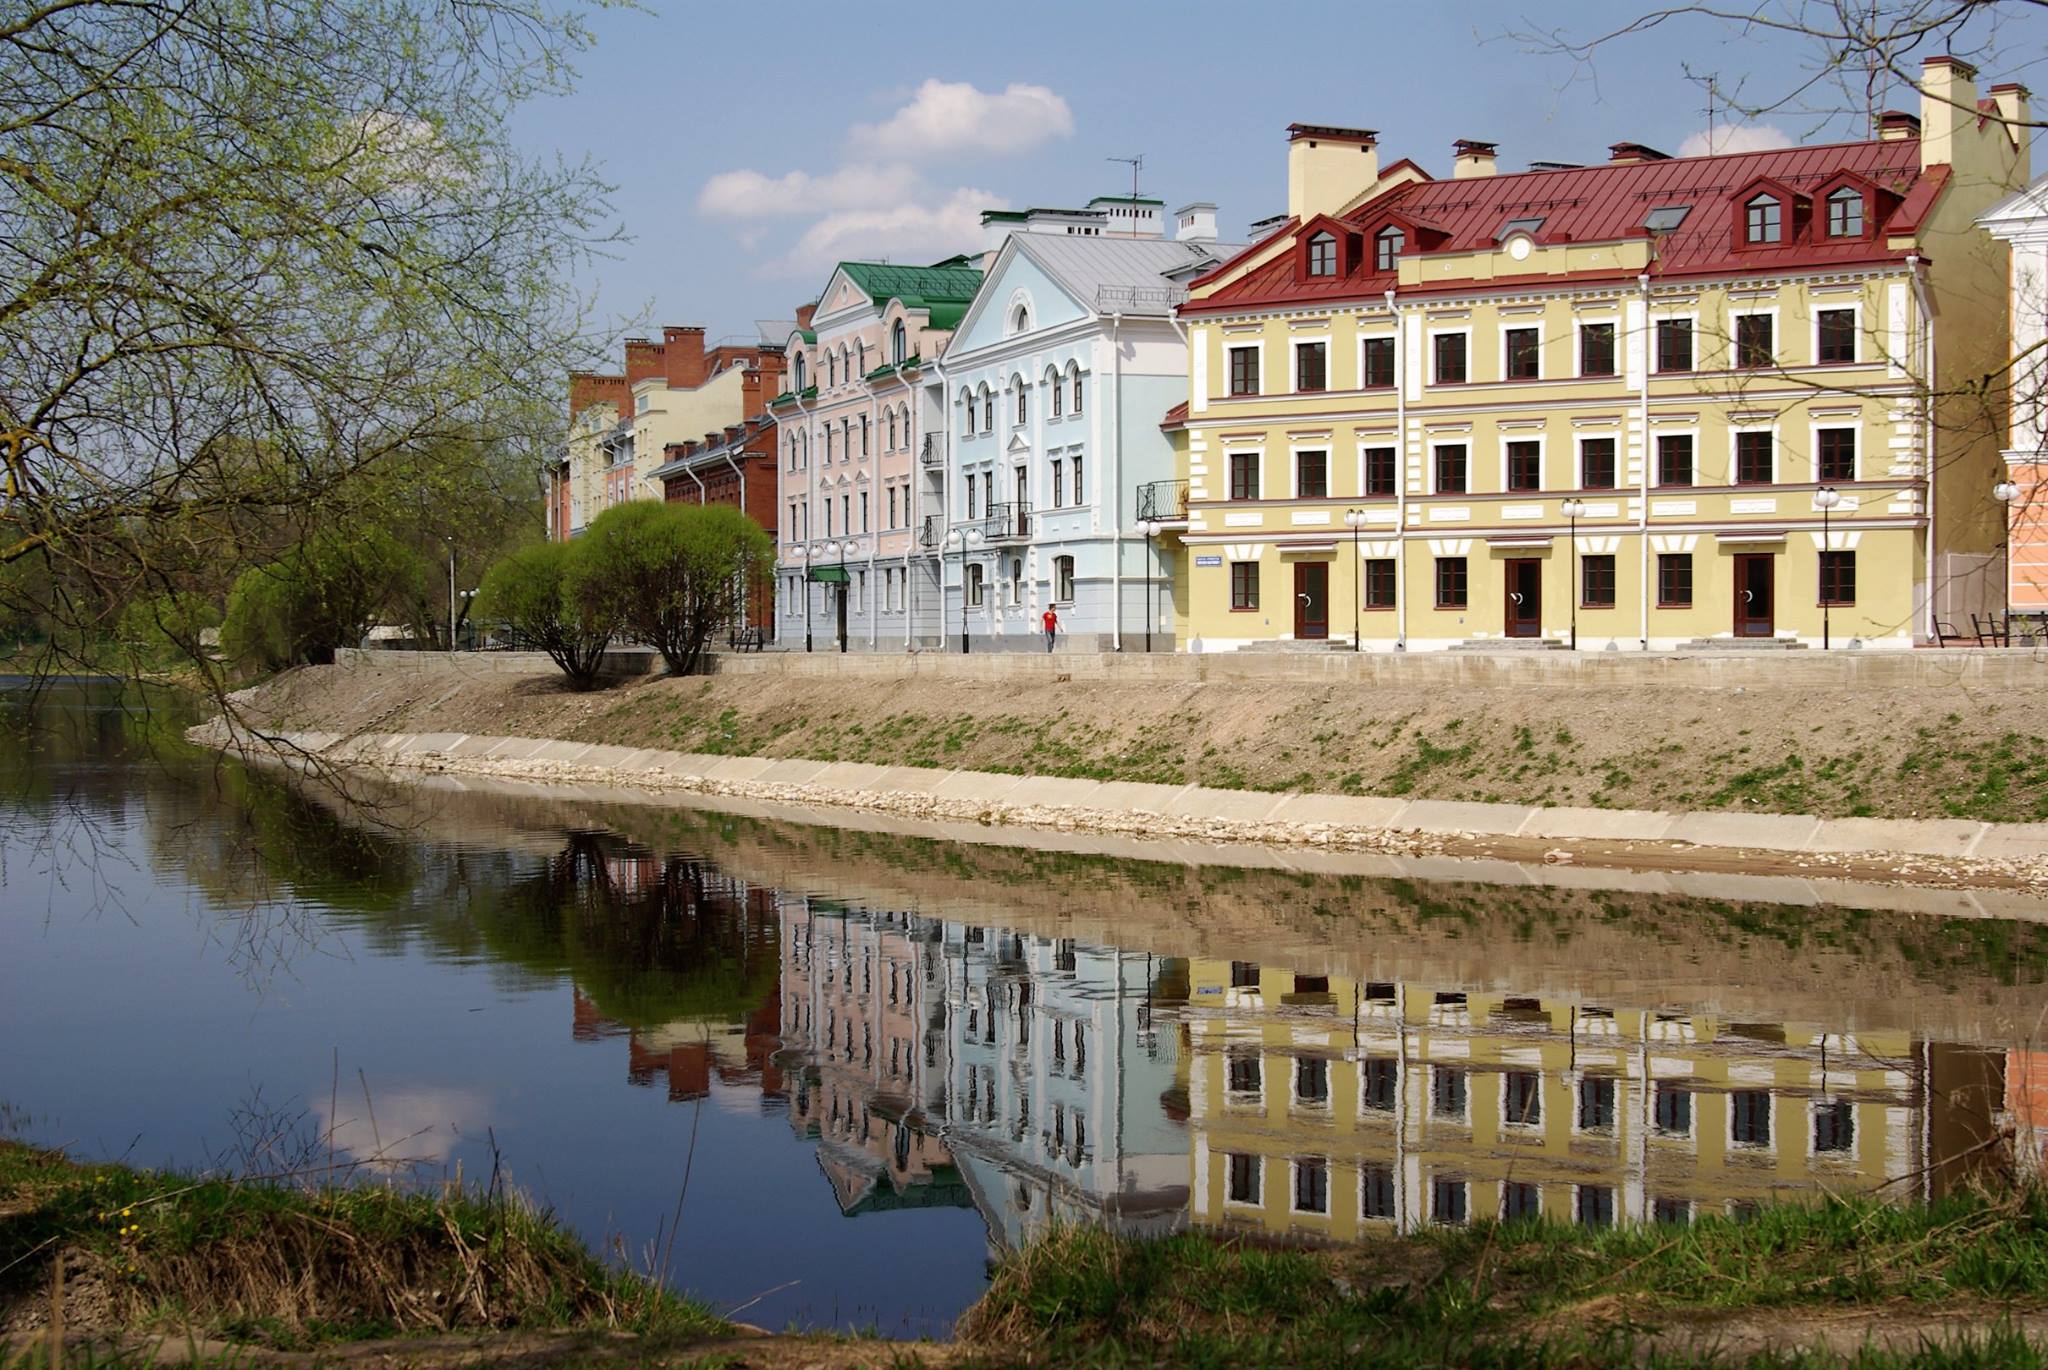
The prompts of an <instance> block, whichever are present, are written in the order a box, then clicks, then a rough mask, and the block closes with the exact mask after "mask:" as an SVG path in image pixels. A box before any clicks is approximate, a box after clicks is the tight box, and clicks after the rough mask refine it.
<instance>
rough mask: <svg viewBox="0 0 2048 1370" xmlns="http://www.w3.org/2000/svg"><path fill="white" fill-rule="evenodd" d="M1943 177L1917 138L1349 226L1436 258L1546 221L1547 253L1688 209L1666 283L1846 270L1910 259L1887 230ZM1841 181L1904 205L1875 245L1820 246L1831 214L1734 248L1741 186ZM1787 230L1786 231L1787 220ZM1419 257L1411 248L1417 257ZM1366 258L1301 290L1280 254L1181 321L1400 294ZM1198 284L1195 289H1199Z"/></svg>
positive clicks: (1395, 210) (1547, 179)
mask: <svg viewBox="0 0 2048 1370" xmlns="http://www.w3.org/2000/svg"><path fill="white" fill-rule="evenodd" d="M1946 170H1947V169H1946V168H1943V167H1935V168H1932V169H1931V170H1930V171H1929V172H1928V173H1927V174H1926V175H1922V173H1921V170H1920V142H1919V140H1918V139H1914V138H1901V139H1896V140H1893V141H1890V142H1881V141H1871V142H1860V143H1833V144H1827V145H1823V146H1819V147H1795V148H1781V149H1778V150H1775V151H1770V152H1739V153H1728V154H1724V155H1721V156H1715V157H1674V158H1670V159H1668V160H1662V161H1651V162H1625V163H1605V164H1602V165H1598V166H1587V167H1574V168H1571V169H1569V170H1562V171H1525V172H1517V173H1513V174H1510V175H1500V176H1475V177H1469V178H1467V179H1465V180H1450V181H1422V182H1416V183H1412V184H1408V185H1403V186H1397V187H1395V188H1394V189H1392V190H1390V191H1388V192H1386V193H1385V194H1383V195H1380V196H1377V197H1375V198H1374V199H1371V200H1368V201H1366V202H1365V203H1364V204H1363V205H1360V206H1359V207H1358V208H1357V209H1355V210H1353V211H1352V212H1351V213H1349V214H1346V215H1345V216H1344V219H1345V220H1346V221H1347V222H1349V223H1351V224H1355V225H1357V226H1358V227H1359V228H1360V229H1362V230H1367V231H1371V230H1373V229H1376V228H1377V227H1378V224H1379V222H1380V220H1381V218H1382V217H1383V216H1384V215H1386V214H1389V213H1391V214H1396V215H1398V216H1400V217H1402V218H1405V219H1407V220H1409V221H1410V222H1413V223H1418V224H1424V225H1427V226H1428V227H1429V228H1431V229H1435V230H1440V231H1441V232H1442V233H1443V234H1444V235H1446V236H1445V237H1444V238H1443V240H1442V241H1441V242H1437V243H1433V244H1431V245H1430V246H1429V247H1428V248H1427V249H1426V251H1427V252H1428V253H1429V254H1432V255H1434V254H1436V253H1455V252H1472V251H1477V250H1483V249H1487V248H1491V247H1492V246H1493V245H1494V244H1495V243H1497V242H1498V241H1499V240H1500V235H1501V230H1502V229H1503V228H1505V227H1506V225H1507V223H1508V221H1509V220H1511V219H1541V220H1542V221H1543V223H1542V226H1541V227H1540V228H1538V229H1537V230H1536V231H1535V233H1534V235H1533V236H1534V237H1535V240H1536V242H1537V243H1538V244H1539V245H1549V244H1555V243H1565V242H1573V243H1599V242H1615V241H1618V240H1623V239H1629V238H1640V237H1643V236H1645V230H1644V228H1643V219H1644V216H1645V215H1647V214H1648V213H1649V212H1650V211H1651V210H1653V209H1657V208H1660V207H1663V206H1668V205H1690V206H1691V207H1692V210H1691V213H1689V214H1687V215H1686V218H1685V222H1684V224H1683V225H1681V226H1680V227H1679V228H1678V229H1677V231H1675V232H1672V233H1667V234H1663V235H1660V236H1661V238H1662V247H1661V249H1660V251H1659V257H1658V263H1657V266H1656V268H1655V270H1656V273H1657V275H1659V276H1684V275H1698V274H1713V273H1734V272H1744V271H1768V270H1784V269H1786V268H1794V267H1797V268H1808V267H1814V266H1825V265H1830V264H1841V265H1847V264H1850V263H1855V262H1866V261H1883V260H1897V259H1898V258H1900V257H1901V256H1903V255H1904V254H1903V253H1899V252H1893V251H1890V250H1888V249H1886V247H1885V245H1884V238H1885V231H1886V227H1887V226H1888V225H1889V226H1890V228H1891V231H1893V232H1899V231H1902V230H1903V231H1911V229H1912V228H1915V227H1917V225H1918V224H1919V223H1920V222H1921V220H1922V219H1923V218H1924V217H1925V212H1926V209H1927V207H1928V206H1929V205H1930V204H1931V203H1932V201H1933V199H1934V197H1935V196H1937V195H1938V194H1939V193H1940V190H1941V187H1942V186H1943V185H1944V184H1945V183H1946V180H1947V176H1946ZM1843 171H1853V172H1855V173H1857V174H1858V175H1860V176H1863V177H1864V178H1866V179H1867V180H1869V181H1871V182H1872V183H1874V184H1875V185H1877V186H1879V187H1880V188H1881V189H1883V190H1886V191H1889V192H1890V193H1891V194H1893V195H1897V196H1899V197H1901V198H1902V199H1903V200H1904V203H1903V204H1899V205H1898V206H1897V207H1896V209H1894V210H1893V211H1892V213H1891V217H1890V219H1889V220H1886V221H1883V222H1880V223H1879V225H1878V227H1877V231H1876V232H1875V233H1873V234H1872V236H1871V237H1869V238H1858V239H1847V240H1840V241H1830V240H1828V239H1827V238H1825V237H1822V236H1819V235H1818V234H1817V233H1816V230H1815V225H1816V224H1817V223H1820V222H1824V219H1825V215H1824V213H1823V212H1822V211H1821V210H1820V209H1819V208H1818V207H1815V210H1814V214H1813V219H1812V221H1810V222H1809V224H1808V226H1807V229H1806V231H1805V233H1803V234H1802V235H1799V236H1798V237H1797V238H1796V239H1794V240H1792V241H1788V242H1786V243H1784V244H1783V245H1782V246H1776V247H1767V248H1750V247H1742V246H1739V245H1738V243H1737V241H1736V235H1735V225H1736V215H1735V209H1734V206H1735V201H1734V196H1735V195H1736V193H1737V192H1738V191H1740V190H1742V189H1743V188H1744V187H1745V186H1747V185H1749V184H1751V183H1752V182H1754V181H1755V180H1756V179H1757V178H1758V177H1769V178H1771V179H1772V180H1775V181H1778V182H1780V183H1782V184H1783V185H1785V186H1787V187H1788V188H1790V189H1791V190H1793V191H1795V192H1800V193H1804V194H1811V193H1812V192H1813V191H1814V190H1816V189H1817V188H1819V187H1820V186H1821V185H1822V184H1823V183H1825V182H1826V181H1828V180H1829V179H1831V178H1832V177H1834V176H1835V175H1836V174H1837V173H1839V172H1843ZM1885 210H1886V206H1885V205H1872V206H1869V207H1868V212H1869V213H1871V214H1872V215H1882V214H1884V213H1885ZM1294 227H1295V225H1294V224H1293V223H1292V222H1289V223H1288V224H1287V225H1286V226H1284V227H1282V228H1280V229H1278V230H1277V231H1276V232H1275V234H1274V235H1273V237H1279V236H1281V235H1284V234H1287V233H1291V232H1292V231H1293V230H1294ZM1787 227H1788V230H1789V228H1790V216H1789V215H1788V216H1787ZM1788 237H1791V235H1790V233H1789V231H1788ZM1272 241H1273V238H1272V237H1269V238H1267V239H1266V243H1271V242H1272ZM1258 246H1259V247H1263V246H1265V243H1262V244H1259V245H1258ZM1413 250H1415V249H1414V245H1413V244H1412V243H1411V244H1410V251H1413ZM1360 256H1361V257H1362V258H1363V262H1362V265H1361V268H1360V269H1359V270H1358V271H1355V272H1353V273H1352V274H1350V275H1348V276H1340V277H1334V278H1333V277H1315V278H1309V279H1300V278H1298V273H1297V270H1296V266H1295V254H1294V253H1292V252H1286V253H1282V254H1280V255H1279V256H1277V257H1275V258H1274V259H1273V260H1272V261H1269V262H1267V263H1265V264H1264V265H1262V266H1259V267H1256V268H1254V269H1253V270H1252V271H1251V272H1249V273H1247V274H1246V275H1245V276H1244V277H1243V278H1242V279H1241V280H1238V281H1235V282H1233V283H1232V284H1230V285H1227V286H1225V287H1224V288H1223V289H1222V290H1220V291H1219V292H1217V293H1216V294H1215V295H1213V296H1210V297H1208V298H1206V299H1199V300H1190V301H1189V302H1188V303H1187V304H1185V305H1183V306H1181V310H1182V312H1183V313H1204V312H1213V311H1219V310H1224V309H1232V308H1244V307H1247V306H1255V305H1268V304H1289V303H1297V302H1301V303H1306V302H1312V301H1316V300H1333V299H1365V298H1377V297H1378V296H1380V295H1382V294H1384V293H1385V292H1386V291H1388V290H1391V289H1393V288H1394V287H1395V285H1396V283H1397V282H1396V276H1395V273H1393V272H1376V271H1374V270H1373V269H1372V260H1373V253H1372V251H1371V245H1370V244H1369V243H1368V244H1367V245H1366V250H1365V251H1364V252H1362V253H1361V254H1360ZM1228 266H1229V264H1228V263H1226V264H1225V265H1224V266H1223V267H1219V268H1218V269H1217V271H1215V272H1211V273H1210V277H1209V278H1207V279H1213V278H1214V277H1215V276H1216V275H1218V274H1220V273H1221V272H1222V271H1224V270H1227V269H1228ZM1543 279H1550V278H1543ZM1200 284H1201V282H1200V281H1197V282H1196V285H1197V286H1198V287H1199V286H1200ZM1447 288H1451V289H1455V288H1458V287H1457V286H1456V285H1455V283H1454V282H1436V281H1432V282H1431V284H1430V287H1429V289H1430V291H1432V292H1435V291H1440V290H1444V289H1447ZM1408 293H1411V294H1412V293H1414V292H1413V291H1412V290H1411V291H1410V292H1408Z"/></svg>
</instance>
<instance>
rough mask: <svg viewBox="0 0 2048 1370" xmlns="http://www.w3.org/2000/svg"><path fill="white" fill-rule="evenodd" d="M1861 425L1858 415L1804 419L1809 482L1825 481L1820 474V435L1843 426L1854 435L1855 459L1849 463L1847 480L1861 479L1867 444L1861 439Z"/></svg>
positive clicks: (1861, 420)
mask: <svg viewBox="0 0 2048 1370" xmlns="http://www.w3.org/2000/svg"><path fill="white" fill-rule="evenodd" d="M1863 427H1864V424H1863V419H1862V417H1861V416H1860V415H1859V416H1858V417H1856V418H1853V419H1815V418H1809V419H1808V420H1807V421H1806V469H1807V473H1808V474H1809V475H1810V476H1812V478H1813V479H1812V481H1811V482H1810V483H1811V484H1814V485H1821V484H1824V483H1825V482H1823V481H1822V479H1821V474H1820V435H1821V434H1822V433H1825V432H1831V431H1834V430H1837V429H1844V428H1846V429H1848V430H1849V431H1850V432H1851V433H1854V434H1855V435H1856V460H1855V461H1854V462H1853V463H1852V464H1851V465H1850V468H1849V476H1848V481H1850V482H1855V481H1860V480H1862V479H1863V452H1864V449H1865V448H1866V447H1867V446H1868V444H1867V443H1865V442H1864V441H1863Z"/></svg>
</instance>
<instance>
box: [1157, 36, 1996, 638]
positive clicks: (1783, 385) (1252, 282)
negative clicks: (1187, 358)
mask: <svg viewBox="0 0 2048 1370" xmlns="http://www.w3.org/2000/svg"><path fill="white" fill-rule="evenodd" d="M1924 83H1925V85H1926V87H1927V96H1926V98H1925V100H1924V102H1923V107H1922V114H1921V117H1920V119H1918V120H1916V119H1914V118H1913V117H1912V116H1910V115H1906V114H1899V113H1893V114H1887V115H1885V116H1884V119H1883V121H1882V130H1881V132H1880V135H1879V136H1878V137H1877V138H1874V139H1872V140H1869V141H1866V142H1857V143H1842V144H1834V145H1829V146H1817V147H1798V148H1788V149H1782V150H1776V151H1769V152H1755V153H1741V154H1730V155H1723V156H1715V157H1700V158H1667V157H1665V156H1664V155H1663V154H1661V153H1658V152H1655V151H1654V150H1652V149H1649V148H1645V147H1642V146H1640V145H1637V144H1633V143H1621V144H1616V145H1615V147H1614V149H1613V160H1612V161H1611V162H1609V163H1607V164H1604V165H1600V166H1595V167H1573V168H1559V169H1554V170H1534V171H1529V172H1523V173H1517V174H1512V175H1501V174H1496V172H1495V156H1494V148H1493V146H1492V145H1491V144H1483V143H1471V142H1461V143H1459V144H1458V145H1457V151H1456V168H1455V174H1454V175H1453V177H1452V178H1451V179H1449V180H1443V181H1438V180H1433V179H1431V178H1430V177H1429V176H1428V174H1427V173H1425V172H1423V171H1422V170H1421V169H1420V168H1419V167H1417V166H1415V165H1414V164H1413V163H1412V162H1408V161H1401V162H1398V163H1395V164H1393V165H1392V166H1388V167H1385V168H1382V167H1381V166H1380V164H1379V157H1378V149H1377V147H1376V143H1375V139H1374V136H1373V135H1372V133H1370V132H1369V131H1366V130H1356V129H1336V128H1324V127H1314V126H1307V125H1295V126H1294V127H1293V128H1292V129H1291V130H1290V145H1289V154H1288V198H1289V206H1288V208H1289V216H1288V218H1287V220H1286V221H1285V222H1284V224H1283V225H1282V226H1281V227H1280V228H1279V229H1278V230H1277V231H1275V232H1274V233H1272V234H1271V235H1269V236H1267V237H1266V238H1265V239H1264V240H1262V241H1261V242H1259V243H1258V244H1257V245H1256V246H1254V247H1253V248H1251V249H1249V250H1247V251H1246V252H1245V253H1243V254H1241V255H1240V256H1238V257H1237V258H1235V259H1234V260H1232V261H1231V262H1228V263H1226V264H1225V265H1224V266H1223V267H1221V268H1219V269H1217V270H1216V271H1214V272H1212V273H1210V274H1209V275H1208V276H1206V277H1204V278H1202V279H1200V280H1198V281H1197V282H1196V283H1195V284H1194V286H1193V288H1192V291H1191V298H1190V299H1189V301H1188V302H1187V303H1186V304H1185V305H1183V306H1182V309H1181V315H1182V318H1183V320H1184V322H1185V323H1186V325H1187V328H1188V333H1189V344H1190V355H1191V365H1190V372H1191V375H1190V388H1189V397H1188V404H1187V408H1186V411H1185V413H1184V414H1183V413H1182V412H1181V411H1179V410H1176V412H1175V414H1174V415H1173V416H1171V417H1170V418H1169V420H1168V425H1167V426H1168V427H1169V429H1176V430H1178V431H1177V434H1176V441H1177V442H1184V444H1185V465H1184V467H1183V469H1182V474H1183V475H1184V476H1185V478H1186V479H1187V481H1188V500H1187V509H1186V516H1185V518H1184V519H1182V520H1177V521H1175V526H1174V527H1173V528H1172V530H1171V531H1170V532H1169V533H1167V534H1166V535H1165V536H1166V537H1167V538H1168V540H1169V543H1170V544H1173V545H1177V546H1178V548H1179V551H1180V554H1181V555H1183V556H1184V557H1185V558H1186V560H1187V569H1186V584H1187V597H1188V623H1187V625H1186V632H1187V634H1188V636H1189V640H1190V645H1191V647H1193V648H1194V649H1196V650H1231V649H1236V648H1243V647H1247V646H1254V645H1262V644H1268V643H1273V642H1276V641H1285V640H1295V641H1317V640H1334V641H1336V642H1339V643H1348V642H1349V641H1350V640H1351V639H1352V638H1353V637H1354V634H1355V635H1356V637H1357V639H1358V640H1359V642H1360V643H1361V644H1362V645H1364V646H1367V647H1373V648H1417V649H1420V648H1431V647H1448V646H1452V645H1456V644H1493V645H1498V644H1500V643H1502V642H1503V640H1508V641H1510V642H1514V641H1526V642H1528V643H1531V644H1544V643H1548V644H1554V645H1566V644H1568V643H1571V642H1573V641H1576V643H1577V645H1578V646H1579V647H1581V648H1586V649H1590V648H1607V647H1610V646H1611V647H1616V648H1621V649H1635V648H1649V649H1668V648H1673V647H1678V646H1683V645H1686V644H1688V643H1694V642H1702V643H1704V642H1714V641H1725V640H1728V639H1749V640H1752V641H1773V640H1775V641H1780V642H1797V643H1811V644H1814V645H1819V644H1820V643H1821V642H1822V641H1823V638H1824V636H1825V637H1827V638H1828V639H1829V640H1830V641H1831V643H1832V645H1834V646H1843V645H1847V644H1848V643H1850V642H1852V641H1854V642H1856V643H1859V644H1862V645H1869V646H1878V645H1887V646H1907V645H1910V644H1911V643H1912V642H1913V641H1914V640H1915V638H1916V637H1922V636H1925V635H1927V633H1928V632H1929V631H1930V628H1931V624H1932V621H1933V619H1934V618H1935V617H1936V616H1937V615H1939V616H1940V617H1942V618H1951V617H1953V616H1955V614H1956V612H1957V611H1958V610H1959V609H1960V610H1962V611H1963V612H1964V614H1965V616H1966V614H1967V610H1968V608H1970V607H1978V606H1981V605H1983V604H1986V603H1988V602H1989V597H1990V596H1991V595H1993V594H1994V593H1995V589H1996V583H1995V574H1996V572H1995V567H1990V563H1991V561H1992V554H1993V551H1994V549H1995V548H1996V547H1997V546H1998V542H1999V538H2000V535H2001V534H2000V522H1999V515H2000V510H1999V507H1998V506H1997V504H1996V502H1995V501H1994V500H1993V499H1992V498H1991V495H1990V491H1991V487H1992V485H1993V484H1994V483H1995V481H1996V480H1997V479H1998V478H1999V475H2000V473H2001V471H2002V468H2001V466H2000V464H1999V451H2000V448H2001V445H2002V443H2001V438H2002V431H2001V430H2002V423H2003V414H2002V412H1999V408H1998V406H1995V405H1987V404H1983V403H1982V402H1981V400H1979V401H1976V402H1973V401H1971V400H1970V399H1969V398H1967V397H1966V396H1965V395H1964V394H1962V393H1961V391H1962V390H1963V389H1964V388H1965V386H1966V385H1967V384H1968V383H1970V382H1974V381H1976V380H1978V379H1979V378H1981V377H1984V376H1988V375H1995V374H1996V373H1997V372H1998V369H1999V363H2000V360H2001V359H2002V358H2003V357H2004V355H2005V327H2006V325H2005V312H2004V303H2003V301H2004V280H2005V263H2006V252H2005V248H2004V246H2003V245H2002V244H2000V243H1998V242H1997V241H1995V240H1993V239H1992V238H1991V237H1990V236H1989V235H1988V234H1986V233H1984V232H1983V231H1982V230H1981V229H1979V228H1977V227H1976V226H1975V225H1974V223H1973V219H1974V216H1976V215H1977V214H1978V213H1980V212H1981V211H1982V210H1983V209H1984V208H1985V207H1986V206H1988V205H1990V204H1991V203H1992V202H1994V201H1995V200H1997V199H1999V198H2000V197H2002V196H2003V195H2005V194H2006V193H2007V192H2009V191H2010V190H2012V189H2015V188H2017V187H2019V186H2020V185H2022V184H2024V183H2025V181H2026V178H2027V167H2028V150H2027V142H2026V129H2025V127H2024V123H2025V120H2026V117H2027V115H2026V92H2025V91H2024V90H2022V89H2021V88H2020V87H2018V86H1995V87H1993V88H1992V89H1991V90H1990V92H1989V93H1988V95H1987V96H1986V97H1985V98H1983V99H1981V100H1980V98H1979V96H1978V94H1977V91H1976V88H1975V85H1974V73H1973V72H1972V71H1971V70H1970V68H1968V67H1967V66H1965V65H1964V64H1962V63H1961V62H1959V61H1955V60H1954V59H1949V58H1937V59H1933V60H1931V61H1930V62H1929V63H1928V66H1927V69H1926V72H1925V77H1924ZM1987 568H1989V569H1990V571H1991V576H1990V578H1988V579H1987V576H1986V570H1987Z"/></svg>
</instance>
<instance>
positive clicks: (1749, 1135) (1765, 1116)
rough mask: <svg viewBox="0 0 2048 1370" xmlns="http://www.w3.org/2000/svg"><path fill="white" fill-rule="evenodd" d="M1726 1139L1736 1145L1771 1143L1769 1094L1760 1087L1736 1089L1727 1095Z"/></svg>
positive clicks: (1767, 1144) (1764, 1144)
mask: <svg viewBox="0 0 2048 1370" xmlns="http://www.w3.org/2000/svg"><path fill="white" fill-rule="evenodd" d="M1728 1139H1729V1140H1730V1141H1732V1142H1734V1143H1735V1144H1736V1145H1737V1146H1769V1145H1770V1144H1771V1096H1770V1094H1769V1093H1767V1092H1766V1091H1764V1090H1761V1089H1738V1090H1736V1091H1735V1092H1734V1093H1732V1094H1730V1095H1729V1096H1728Z"/></svg>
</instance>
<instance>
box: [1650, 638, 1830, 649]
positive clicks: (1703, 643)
mask: <svg viewBox="0 0 2048 1370" xmlns="http://www.w3.org/2000/svg"><path fill="white" fill-rule="evenodd" d="M1808 645H1809V644H1807V643H1804V642H1800V641H1798V640H1797V639H1796V638H1789V637H1696V638H1694V639H1692V641H1690V642H1681V643H1679V644H1678V650H1679V651H1681V652H1791V651H1805V650H1806V648H1807V646H1808Z"/></svg>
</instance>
